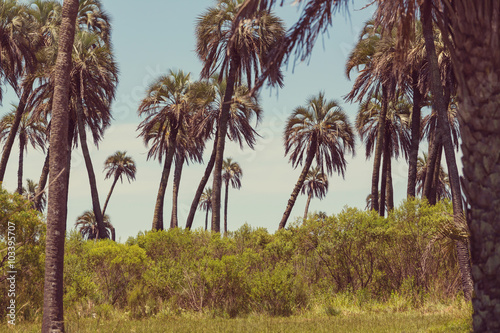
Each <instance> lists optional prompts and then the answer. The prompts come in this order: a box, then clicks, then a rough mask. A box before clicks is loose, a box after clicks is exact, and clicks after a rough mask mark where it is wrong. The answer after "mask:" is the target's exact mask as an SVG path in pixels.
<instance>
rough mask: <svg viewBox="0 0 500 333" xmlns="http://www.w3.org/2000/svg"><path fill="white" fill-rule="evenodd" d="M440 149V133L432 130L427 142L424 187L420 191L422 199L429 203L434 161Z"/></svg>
mask: <svg viewBox="0 0 500 333" xmlns="http://www.w3.org/2000/svg"><path fill="white" fill-rule="evenodd" d="M440 147H442V137H441V131H439V130H438V129H437V128H435V129H434V133H433V134H432V136H431V139H430V142H429V150H428V154H427V166H426V171H425V180H424V187H423V189H422V197H423V198H426V199H427V200H429V201H430V197H431V190H432V183H433V176H432V175H433V174H434V169H435V166H436V161H437V157H438V152H439V148H440Z"/></svg>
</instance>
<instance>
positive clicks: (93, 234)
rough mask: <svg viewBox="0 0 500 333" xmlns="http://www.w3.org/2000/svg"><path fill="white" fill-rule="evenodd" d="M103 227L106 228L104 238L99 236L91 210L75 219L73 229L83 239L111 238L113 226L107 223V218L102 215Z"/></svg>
mask: <svg viewBox="0 0 500 333" xmlns="http://www.w3.org/2000/svg"><path fill="white" fill-rule="evenodd" d="M104 225H105V226H106V234H107V235H106V236H105V237H102V236H100V235H99V228H98V227H97V220H96V218H95V215H94V212H93V211H92V210H87V211H85V212H84V213H83V214H82V215H80V216H78V217H77V218H76V222H75V227H76V228H78V231H79V232H80V234H81V235H82V237H83V238H84V239H87V240H89V239H99V238H111V232H112V230H113V229H114V228H113V225H112V224H111V223H110V222H109V216H108V215H104Z"/></svg>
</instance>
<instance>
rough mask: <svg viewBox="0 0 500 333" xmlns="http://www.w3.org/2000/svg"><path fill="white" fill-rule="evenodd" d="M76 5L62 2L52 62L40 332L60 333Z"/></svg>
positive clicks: (62, 327)
mask: <svg viewBox="0 0 500 333" xmlns="http://www.w3.org/2000/svg"><path fill="white" fill-rule="evenodd" d="M78 5H79V2H78V1H77V0H65V1H64V4H63V8H62V22H61V26H60V28H59V47H58V48H59V50H58V53H57V60H56V71H55V87H54V95H53V104H52V119H51V122H52V126H51V133H50V147H51V153H50V155H49V156H50V162H49V165H50V171H49V177H50V184H49V199H48V206H47V234H46V241H45V280H44V295H43V321H42V333H49V332H61V333H64V313H63V294H64V289H63V272H64V238H65V237H66V217H67V202H68V183H67V179H68V174H69V168H68V161H69V160H68V156H69V150H70V147H69V146H68V118H69V113H68V112H67V110H68V98H69V86H70V71H71V51H72V47H73V40H74V37H75V25H76V24H75V23H76V14H77V12H78Z"/></svg>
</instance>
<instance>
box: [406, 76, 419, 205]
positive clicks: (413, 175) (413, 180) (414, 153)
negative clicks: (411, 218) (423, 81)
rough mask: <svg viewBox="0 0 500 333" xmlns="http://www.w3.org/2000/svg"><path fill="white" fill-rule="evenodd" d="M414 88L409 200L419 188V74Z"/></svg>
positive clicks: (415, 79)
mask: <svg viewBox="0 0 500 333" xmlns="http://www.w3.org/2000/svg"><path fill="white" fill-rule="evenodd" d="M412 81H413V82H412V88H413V110H412V113H411V143H410V154H409V158H408V187H407V191H406V196H407V198H411V197H413V198H414V197H415V194H416V191H415V189H416V186H417V161H418V148H419V145H420V118H421V103H422V94H421V93H420V89H419V88H418V73H417V72H414V73H413V75H412Z"/></svg>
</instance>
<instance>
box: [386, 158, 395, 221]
mask: <svg viewBox="0 0 500 333" xmlns="http://www.w3.org/2000/svg"><path fill="white" fill-rule="evenodd" d="M387 164H388V165H387V185H386V191H387V215H389V212H390V211H391V210H393V209H394V187H393V186H392V162H391V158H389V161H388V163H387Z"/></svg>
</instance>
